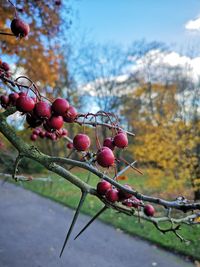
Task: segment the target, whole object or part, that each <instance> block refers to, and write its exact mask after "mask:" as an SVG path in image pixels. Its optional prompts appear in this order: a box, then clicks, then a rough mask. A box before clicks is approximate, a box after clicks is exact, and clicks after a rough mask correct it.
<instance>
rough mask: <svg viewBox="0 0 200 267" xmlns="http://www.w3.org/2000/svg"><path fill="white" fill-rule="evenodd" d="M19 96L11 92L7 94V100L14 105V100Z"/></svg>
mask: <svg viewBox="0 0 200 267" xmlns="http://www.w3.org/2000/svg"><path fill="white" fill-rule="evenodd" d="M18 98H19V94H18V93H11V94H9V102H10V104H11V105H13V106H15V105H16V101H17V99H18Z"/></svg>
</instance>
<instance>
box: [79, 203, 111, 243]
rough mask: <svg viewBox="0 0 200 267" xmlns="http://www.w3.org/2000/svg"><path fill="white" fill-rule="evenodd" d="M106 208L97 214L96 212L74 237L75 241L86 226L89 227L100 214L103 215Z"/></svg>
mask: <svg viewBox="0 0 200 267" xmlns="http://www.w3.org/2000/svg"><path fill="white" fill-rule="evenodd" d="M107 208H108V207H107V206H104V207H103V208H102V209H101V210H100V211H99V212H97V214H96V215H94V217H93V218H92V219H91V220H90V221H89V222H88V223H87V224H86V225H85V226H84V227H83V229H82V230H81V231H80V232H79V233H78V234H77V235H76V236H75V238H74V240H76V239H77V237H79V236H80V235H81V234H82V233H83V232H84V231H85V230H86V229H87V228H88V226H90V224H91V223H92V222H93V221H94V220H95V219H96V218H97V217H99V215H101V213H103V212H104V211H105V210H106V209H107Z"/></svg>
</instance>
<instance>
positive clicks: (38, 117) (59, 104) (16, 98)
mask: <svg viewBox="0 0 200 267" xmlns="http://www.w3.org/2000/svg"><path fill="white" fill-rule="evenodd" d="M0 103H1V106H2V107H3V108H5V109H7V108H8V107H10V106H15V107H16V109H17V110H18V111H20V112H22V115H24V114H25V115H26V122H27V124H28V125H29V127H31V128H36V127H38V126H43V127H44V129H45V131H44V130H42V129H40V128H37V129H35V130H34V131H33V132H32V135H31V140H32V141H35V140H36V139H37V137H38V136H40V137H41V138H44V137H47V138H49V139H51V140H57V139H58V138H60V137H62V136H66V135H67V134H68V133H67V130H66V129H62V127H63V124H64V122H67V123H71V122H73V121H74V120H75V119H76V117H77V111H76V109H75V108H74V107H73V106H70V105H69V103H68V101H67V100H66V99H64V98H57V99H55V101H54V102H53V103H52V104H49V103H48V102H46V101H43V100H41V99H38V97H36V98H34V97H30V96H29V95H28V93H25V92H19V93H16V92H15V93H11V94H9V95H8V96H7V95H1V97H0Z"/></svg>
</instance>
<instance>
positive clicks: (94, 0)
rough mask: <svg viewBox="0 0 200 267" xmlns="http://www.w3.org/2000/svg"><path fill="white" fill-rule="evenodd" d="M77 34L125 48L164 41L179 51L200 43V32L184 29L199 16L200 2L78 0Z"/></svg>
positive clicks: (186, 0)
mask: <svg viewBox="0 0 200 267" xmlns="http://www.w3.org/2000/svg"><path fill="white" fill-rule="evenodd" d="M75 8H76V9H77V11H78V16H79V20H75V21H74V27H75V28H77V31H78V34H80V35H82V34H84V33H85V32H87V34H88V36H89V37H90V39H94V40H95V41H96V42H100V43H106V42H115V43H119V44H122V45H124V46H127V45H129V44H130V43H132V42H133V41H135V40H138V39H142V38H145V39H146V40H147V41H153V40H156V41H162V42H165V43H167V44H172V45H174V44H177V47H179V48H180V47H181V46H183V45H186V44H187V43H191V42H193V41H196V42H198V41H200V31H199V33H197V32H195V33H194V32H192V33H191V31H187V30H186V29H185V27H184V26H185V24H186V23H187V22H188V21H189V20H193V19H196V18H197V17H198V16H199V15H200V1H199V0H77V1H76V2H75Z"/></svg>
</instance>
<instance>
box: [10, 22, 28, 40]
mask: <svg viewBox="0 0 200 267" xmlns="http://www.w3.org/2000/svg"><path fill="white" fill-rule="evenodd" d="M10 28H11V31H12V32H13V34H14V35H15V36H16V37H26V36H27V35H28V34H29V31H30V28H29V25H28V24H27V23H25V22H24V21H23V20H21V19H13V20H12V22H11V25H10Z"/></svg>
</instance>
